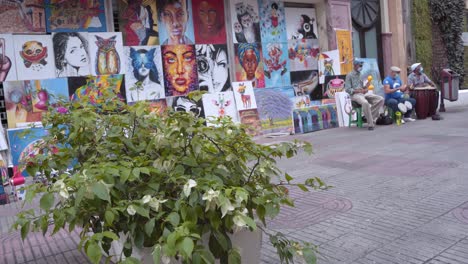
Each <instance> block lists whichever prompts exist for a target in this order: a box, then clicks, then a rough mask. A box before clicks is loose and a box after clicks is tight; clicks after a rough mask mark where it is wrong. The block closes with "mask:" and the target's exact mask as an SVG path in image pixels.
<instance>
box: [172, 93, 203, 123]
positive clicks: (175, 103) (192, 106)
mask: <svg viewBox="0 0 468 264" xmlns="http://www.w3.org/2000/svg"><path fill="white" fill-rule="evenodd" d="M166 100H167V106H168V107H171V108H172V109H173V110H174V111H179V112H187V113H192V114H194V115H195V116H196V117H199V118H205V111H204V109H203V102H202V100H199V101H194V100H192V99H190V98H188V97H187V96H172V97H167V98H166Z"/></svg>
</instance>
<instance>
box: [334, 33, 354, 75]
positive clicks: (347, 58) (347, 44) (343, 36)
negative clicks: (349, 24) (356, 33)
mask: <svg viewBox="0 0 468 264" xmlns="http://www.w3.org/2000/svg"><path fill="white" fill-rule="evenodd" d="M336 43H337V45H338V51H339V52H340V67H341V74H348V73H349V72H351V71H352V70H353V42H352V38H351V32H349V31H348V30H337V31H336Z"/></svg>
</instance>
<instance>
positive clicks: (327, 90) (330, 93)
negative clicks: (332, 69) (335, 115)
mask: <svg viewBox="0 0 468 264" xmlns="http://www.w3.org/2000/svg"><path fill="white" fill-rule="evenodd" d="M345 80H346V75H344V74H343V75H331V76H326V77H325V83H324V84H323V86H324V93H323V98H325V99H335V94H336V93H339V92H344V91H345Z"/></svg>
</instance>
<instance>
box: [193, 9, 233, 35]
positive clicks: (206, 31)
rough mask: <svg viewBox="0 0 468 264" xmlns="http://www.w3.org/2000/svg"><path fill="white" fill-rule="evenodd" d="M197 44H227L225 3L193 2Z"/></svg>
mask: <svg viewBox="0 0 468 264" xmlns="http://www.w3.org/2000/svg"><path fill="white" fill-rule="evenodd" d="M192 7H193V22H194V24H195V25H197V26H196V27H195V41H196V43H197V44H225V43H226V24H225V22H224V21H225V18H224V1H219V0H192Z"/></svg>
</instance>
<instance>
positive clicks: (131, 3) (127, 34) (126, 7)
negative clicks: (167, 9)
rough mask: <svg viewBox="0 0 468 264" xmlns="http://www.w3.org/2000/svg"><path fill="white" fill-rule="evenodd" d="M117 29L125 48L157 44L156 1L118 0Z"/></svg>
mask: <svg viewBox="0 0 468 264" xmlns="http://www.w3.org/2000/svg"><path fill="white" fill-rule="evenodd" d="M118 3H119V10H120V12H119V28H120V31H121V32H122V35H123V40H124V43H125V46H153V45H158V44H159V33H158V24H157V22H158V21H157V20H158V15H157V9H156V1H147V0H119V1H118Z"/></svg>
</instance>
